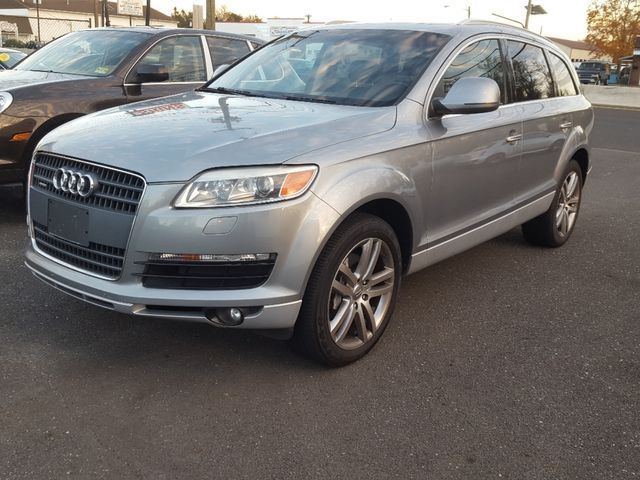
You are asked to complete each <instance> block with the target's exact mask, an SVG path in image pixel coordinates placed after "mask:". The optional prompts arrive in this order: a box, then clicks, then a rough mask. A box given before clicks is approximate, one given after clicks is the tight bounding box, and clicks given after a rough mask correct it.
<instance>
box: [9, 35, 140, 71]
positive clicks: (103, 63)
mask: <svg viewBox="0 0 640 480" xmlns="http://www.w3.org/2000/svg"><path fill="white" fill-rule="evenodd" d="M148 35H149V34H147V33H144V32H131V31H118V30H84V31H82V32H75V33H70V34H68V35H65V36H64V37H62V38H59V39H58V40H55V41H54V42H51V43H49V44H48V45H45V46H44V47H42V48H41V49H40V50H37V51H35V52H33V53H32V54H31V55H30V56H29V57H28V58H25V59H24V61H23V62H21V63H20V64H19V65H17V66H16V68H15V69H16V70H35V71H44V72H55V73H69V74H76V75H87V76H90V77H106V76H108V75H111V73H113V71H114V70H115V69H116V67H117V66H118V65H119V64H120V63H121V62H122V61H123V60H124V59H125V57H126V56H127V55H128V54H129V53H130V52H131V49H132V48H134V47H136V46H137V45H139V44H140V43H142V42H143V41H144V40H145V39H147V38H148Z"/></svg>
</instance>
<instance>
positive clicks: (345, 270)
mask: <svg viewBox="0 0 640 480" xmlns="http://www.w3.org/2000/svg"><path fill="white" fill-rule="evenodd" d="M346 262H347V260H346V259H345V260H344V262H342V263H341V264H340V273H342V274H343V275H344V276H345V278H346V279H347V282H348V283H349V285H351V286H354V285H355V284H356V283H358V277H356V274H355V273H353V271H352V270H351V268H349V265H347V263H346Z"/></svg>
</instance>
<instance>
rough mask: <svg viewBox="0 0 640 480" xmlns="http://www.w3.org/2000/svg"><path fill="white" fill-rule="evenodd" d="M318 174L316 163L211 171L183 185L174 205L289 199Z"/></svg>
mask: <svg viewBox="0 0 640 480" xmlns="http://www.w3.org/2000/svg"><path fill="white" fill-rule="evenodd" d="M317 173H318V167H317V166H316V165H298V166H292V167H288V166H286V167H250V168H230V169H217V170H210V171H207V172H204V173H202V174H200V175H199V176H198V177H196V178H195V179H194V180H193V181H191V182H190V183H189V184H188V185H187V186H186V187H185V188H183V189H182V191H181V192H180V193H179V194H178V196H177V197H176V199H175V200H174V202H173V206H174V207H176V208H209V207H224V206H230V205H252V204H257V203H271V202H278V201H281V200H289V199H292V198H296V197H299V196H300V195H302V194H304V193H305V192H306V191H307V190H308V189H309V187H310V186H311V183H313V180H314V178H315V177H316V174H317Z"/></svg>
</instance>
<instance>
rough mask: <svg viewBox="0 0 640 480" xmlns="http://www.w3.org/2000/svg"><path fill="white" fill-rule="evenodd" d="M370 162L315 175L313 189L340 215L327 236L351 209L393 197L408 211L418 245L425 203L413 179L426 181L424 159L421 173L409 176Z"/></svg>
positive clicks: (392, 198)
mask: <svg viewBox="0 0 640 480" xmlns="http://www.w3.org/2000/svg"><path fill="white" fill-rule="evenodd" d="M371 163H372V162H371V161H370V160H368V161H364V160H363V161H353V162H349V163H342V164H336V165H333V166H331V167H329V168H327V169H325V170H324V171H323V172H322V178H318V180H319V181H318V182H317V183H316V184H315V185H314V188H313V192H314V193H315V194H316V195H317V196H318V197H319V198H320V199H322V200H323V201H324V202H325V203H327V204H328V205H329V206H330V207H331V208H333V209H334V210H336V211H337V212H338V214H339V215H340V217H339V220H338V222H337V224H336V225H335V226H334V228H333V229H332V230H331V231H330V232H329V234H328V236H327V239H328V238H329V237H330V236H331V235H332V234H333V231H335V229H336V228H337V227H338V225H339V224H340V223H342V222H343V221H344V220H345V219H346V218H347V217H348V216H349V215H350V214H351V213H353V212H354V211H356V210H358V209H360V208H361V207H363V206H364V205H366V204H368V203H370V202H373V201H375V200H392V201H394V202H396V203H398V204H399V205H400V206H401V207H402V208H403V209H404V210H405V211H406V212H407V215H408V217H409V219H410V221H411V225H412V230H413V238H412V245H413V246H415V245H417V244H418V242H419V240H420V236H419V232H420V231H421V230H422V229H421V228H420V227H419V226H420V225H421V224H422V222H421V219H422V218H424V216H423V211H422V210H423V207H422V206H423V205H425V204H426V202H423V201H421V199H420V198H419V195H418V189H417V187H416V181H420V180H425V181H426V179H425V178H424V176H425V175H428V173H429V172H428V168H427V162H424V163H423V168H424V172H423V173H424V175H420V174H415V173H414V174H412V176H409V175H407V174H406V173H404V172H403V171H402V170H401V169H398V168H394V167H392V166H391V165H376V166H375V167H374V166H371ZM327 170H328V171H327ZM328 178H333V181H328ZM416 227H417V228H416Z"/></svg>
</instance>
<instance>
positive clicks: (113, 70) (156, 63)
mask: <svg viewBox="0 0 640 480" xmlns="http://www.w3.org/2000/svg"><path fill="white" fill-rule="evenodd" d="M262 43H263V42H262V41H261V40H257V39H255V38H252V37H244V36H241V35H232V34H226V33H218V32H212V31H206V30H192V29H165V28H162V29H159V28H154V27H131V28H108V29H104V28H103V29H93V30H84V31H81V32H75V33H70V34H69V35H65V36H64V37H62V38H59V39H58V40H55V41H54V42H51V43H50V44H48V45H47V46H45V47H43V48H42V49H40V50H38V51H36V52H34V53H33V54H31V55H30V56H29V57H28V58H26V59H25V60H24V61H22V62H21V63H20V64H18V65H16V67H15V68H14V69H12V70H9V71H5V72H3V73H2V76H1V77H0V184H3V183H21V182H24V181H25V180H26V172H27V170H28V165H29V160H30V159H31V154H32V153H33V149H34V148H35V146H36V144H37V143H38V141H40V139H41V138H42V137H44V135H45V134H47V133H48V132H50V131H51V130H53V129H54V128H56V127H58V126H60V125H62V124H63V123H66V122H68V121H69V120H73V119H74V118H78V117H81V116H83V115H85V114H87V113H92V112H96V111H98V110H102V109H105V108H109V107H114V106H117V105H121V104H125V103H130V102H137V101H140V100H146V99H150V98H155V97H162V96H165V95H172V94H176V93H181V92H184V91H188V90H193V89H195V88H196V87H198V86H199V85H202V84H203V83H204V82H205V81H206V80H207V79H209V78H210V77H211V76H213V72H214V71H215V69H216V68H217V67H218V66H219V65H222V64H230V63H233V62H234V61H236V60H237V59H239V58H241V57H243V56H245V55H246V54H248V53H249V52H250V51H252V50H253V49H254V48H255V47H257V46H259V45H261V44H262Z"/></svg>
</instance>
